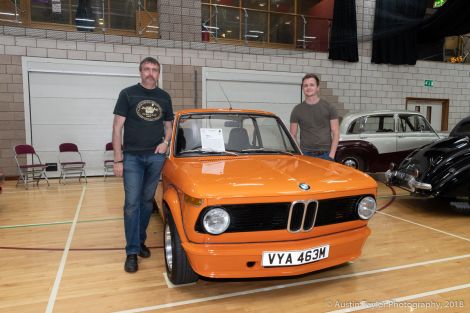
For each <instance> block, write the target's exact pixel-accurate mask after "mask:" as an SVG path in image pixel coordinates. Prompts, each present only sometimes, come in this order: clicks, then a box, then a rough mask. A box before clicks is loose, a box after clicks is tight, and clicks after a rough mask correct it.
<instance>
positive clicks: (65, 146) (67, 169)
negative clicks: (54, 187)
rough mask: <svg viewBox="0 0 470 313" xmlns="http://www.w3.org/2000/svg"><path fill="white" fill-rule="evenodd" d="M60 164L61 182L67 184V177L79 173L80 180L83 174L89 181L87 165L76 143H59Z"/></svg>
mask: <svg viewBox="0 0 470 313" xmlns="http://www.w3.org/2000/svg"><path fill="white" fill-rule="evenodd" d="M59 164H60V177H59V183H63V184H65V180H66V179H67V177H70V176H74V177H76V176H77V175H78V181H79V182H80V181H81V179H82V176H83V177H84V178H85V182H87V178H86V172H85V165H86V163H85V162H83V159H82V154H81V153H80V151H78V147H77V145H76V144H74V143H69V142H67V143H62V144H60V145H59Z"/></svg>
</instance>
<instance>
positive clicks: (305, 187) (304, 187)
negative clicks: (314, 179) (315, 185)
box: [299, 183, 310, 190]
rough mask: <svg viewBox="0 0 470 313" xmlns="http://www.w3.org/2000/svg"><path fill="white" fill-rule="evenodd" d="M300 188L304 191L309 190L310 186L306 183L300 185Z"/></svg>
mask: <svg viewBox="0 0 470 313" xmlns="http://www.w3.org/2000/svg"><path fill="white" fill-rule="evenodd" d="M299 187H300V189H302V190H309V189H310V186H309V185H308V184H305V183H301V184H299Z"/></svg>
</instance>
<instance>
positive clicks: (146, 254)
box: [139, 244, 151, 258]
mask: <svg viewBox="0 0 470 313" xmlns="http://www.w3.org/2000/svg"><path fill="white" fill-rule="evenodd" d="M150 255H151V253H150V249H149V248H147V246H146V245H144V244H141V245H140V252H139V256H140V257H141V258H149V257H150Z"/></svg>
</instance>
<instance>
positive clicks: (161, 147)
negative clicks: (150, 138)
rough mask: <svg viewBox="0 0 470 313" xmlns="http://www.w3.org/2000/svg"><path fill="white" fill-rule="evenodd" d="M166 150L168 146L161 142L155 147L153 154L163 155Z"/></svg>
mask: <svg viewBox="0 0 470 313" xmlns="http://www.w3.org/2000/svg"><path fill="white" fill-rule="evenodd" d="M167 149H168V144H166V143H164V142H162V143H161V144H159V145H158V146H157V149H155V153H160V154H165V153H166V150H167Z"/></svg>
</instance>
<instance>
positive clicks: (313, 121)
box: [290, 99, 338, 152]
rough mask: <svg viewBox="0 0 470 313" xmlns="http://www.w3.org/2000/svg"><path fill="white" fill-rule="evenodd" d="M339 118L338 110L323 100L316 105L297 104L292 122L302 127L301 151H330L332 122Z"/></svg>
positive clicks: (291, 116)
mask: <svg viewBox="0 0 470 313" xmlns="http://www.w3.org/2000/svg"><path fill="white" fill-rule="evenodd" d="M337 118H338V112H337V111H336V108H335V107H334V106H333V105H331V104H329V103H328V102H326V101H324V100H321V99H320V101H318V102H317V103H315V104H307V103H305V102H302V103H299V104H297V105H296V106H295V107H294V109H293V110H292V113H291V115H290V122H291V123H297V124H298V125H299V127H300V149H302V150H306V151H325V152H328V151H330V148H331V140H332V138H331V126H330V121H331V120H334V119H337Z"/></svg>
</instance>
